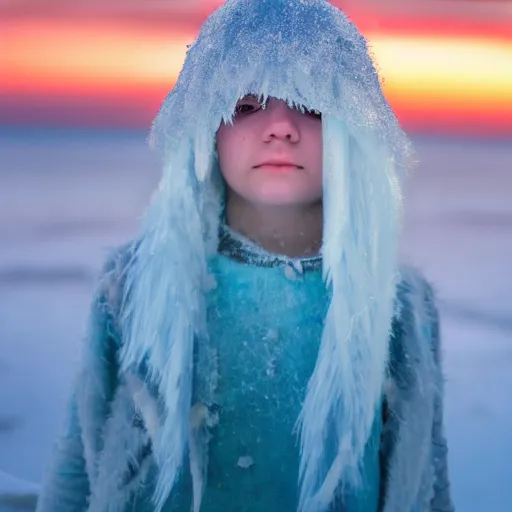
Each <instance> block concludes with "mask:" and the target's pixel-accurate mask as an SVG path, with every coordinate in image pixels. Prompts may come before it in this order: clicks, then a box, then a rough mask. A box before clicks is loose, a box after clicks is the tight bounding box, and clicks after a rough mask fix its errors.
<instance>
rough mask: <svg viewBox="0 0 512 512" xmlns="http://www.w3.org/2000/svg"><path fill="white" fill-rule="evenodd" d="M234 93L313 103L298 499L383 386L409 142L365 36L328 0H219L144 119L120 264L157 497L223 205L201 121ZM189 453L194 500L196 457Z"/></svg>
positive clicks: (200, 477)
mask: <svg viewBox="0 0 512 512" xmlns="http://www.w3.org/2000/svg"><path fill="white" fill-rule="evenodd" d="M248 93H252V94H257V95H262V96H263V97H269V96H271V97H276V98H279V99H282V100H285V101H287V102H288V104H289V105H290V106H303V107H305V108H307V109H314V110H318V111H320V112H322V129H323V151H324V160H323V161H324V200H323V203H324V239H323V247H322V255H323V273H324V277H325V282H326V287H327V289H328V291H329V293H330V296H331V303H330V307H329V310H328V313H327V317H326V320H325V327H324V332H323V336H322V342H321V347H320V351H319V355H318V360H317V362H316V367H315V370H314V373H313V375H312V377H311V380H310V382H309V386H308V390H307V395H306V397H305V400H304V404H303V409H302V412H301V414H300V417H299V418H298V423H297V426H298V432H299V433H300V450H301V464H300V470H299V475H298V478H299V483H300V501H299V510H300V511H301V512H316V511H318V512H320V511H324V510H326V509H327V508H328V506H329V504H330V503H331V502H332V500H333V497H334V495H335V493H336V492H337V491H338V490H339V489H340V487H343V486H349V487H352V488H357V487H358V486H360V485H361V469H362V468H361V463H362V459H363V452H364V448H365V444H366V442H367V440H368V438H369V435H370V431H371V427H372V422H373V420H374V416H375V411H376V408H377V407H378V404H379V403H380V400H381V398H382V392H383V389H382V388H383V381H384V378H385V372H386V365H387V360H388V339H389V335H390V325H391V319H392V317H393V308H394V304H393V303H394V297H395V277H396V257H397V243H398V232H399V228H400V215H401V204H402V198H401V180H402V175H403V172H404V170H405V169H406V167H407V166H408V163H409V161H410V150H409V143H408V141H407V138H406V137H405V135H404V133H403V132H402V131H401V129H400V127H399V126H398V123H397V121H396V119H395V116H394V115H393V113H392V111H391V109H390V107H389V105H388V103H387V102H386V100H385V98H384V96H383V94H382V91H381V87H380V84H379V79H378V76H377V73H376V70H375V68H374V65H373V63H372V60H371V58H370V56H369V55H368V48H367V43H366V41H365V39H364V38H363V37H362V36H361V34H360V33H359V32H358V30H357V29H356V27H355V26H354V25H353V24H352V23H351V22H350V21H349V20H348V19H347V17H346V16H345V15H344V14H343V13H342V12H341V11H339V10H338V9H336V8H335V7H333V6H332V5H330V4H329V3H328V2H327V1H325V0H228V1H227V2H226V4H225V5H223V6H222V7H221V8H219V9H218V10H217V11H216V12H214V13H213V14H212V15H211V16H210V17H209V18H208V20H207V21H206V22H205V24H204V26H203V27H202V30H201V32H200V34H199V36H198V38H197V40H196V41H195V42H194V44H193V45H192V46H191V47H190V49H189V51H188V53H187V58H186V61H185V64H184V66H183V69H182V72H181V74H180V76H179V79H178V82H177V84H176V86H175V87H174V89H173V90H172V91H171V93H170V94H169V95H168V97H167V98H166V100H165V102H164V104H163V106H162V109H161V111H160V112H159V114H158V116H157V117H156V119H155V121H154V125H153V129H152V134H151V139H152V141H153V143H154V145H156V146H157V147H159V148H161V149H162V150H163V151H164V175H163V178H162V181H161V184H160V187H159V189H158V191H157V192H156V194H155V196H154V198H153V201H152V203H151V206H150V208H149V210H148V212H147V216H146V218H145V222H144V224H143V227H142V232H141V233H140V238H139V243H138V245H137V248H136V251H135V255H134V258H133V260H132V262H131V265H130V268H129V270H128V274H127V285H126V289H125V299H124V311H125V316H124V320H123V326H122V327H123V334H124V339H125V342H124V346H123V352H122V364H123V368H124V369H126V370H128V369H130V368H133V367H134V366H137V365H138V364H140V363H141V361H143V360H146V362H147V365H148V368H149V377H150V378H151V380H152V382H153V383H154V384H155V385H156V386H157V387H158V391H159V396H160V397H161V403H162V410H161V428H160V429H159V431H158V435H156V438H155V439H154V440H153V452H154V456H155V460H156V463H157V464H158V467H159V478H158V482H157V487H156V491H155V496H154V500H155V507H156V509H157V510H159V509H160V508H161V506H162V505H163V504H164V502H165V500H166V498H167V496H168V495H169V492H170V491H171V490H172V488H173V485H174V484H175V482H176V479H177V476H178V474H179V471H180V469H181V468H182V464H183V460H184V457H185V455H186V453H187V446H189V447H191V440H190V433H189V432H190V430H189V429H190V424H189V417H190V409H191V395H192V368H193V347H194V342H199V343H200V341H201V340H202V339H205V337H207V336H208V333H207V328H206V308H205V299H204V294H205V290H206V287H207V286H208V282H209V280H208V276H207V259H208V257H209V255H211V254H212V253H214V252H215V251H216V247H217V237H218V222H219V216H220V211H221V204H220V203H221V195H220V194H219V193H218V187H217V183H218V181H219V170H218V165H217V158H216V152H215V136H216V132H217V130H218V128H219V126H220V124H221V123H222V122H230V121H231V119H232V115H233V112H234V109H235V105H236V103H237V101H238V100H239V99H240V98H241V97H243V96H244V95H246V94H248ZM327 438H334V439H335V453H332V450H330V451H328V450H327V449H326V446H325V440H326V439H327ZM192 451H193V450H190V452H192ZM191 456H192V455H191ZM196 458H197V460H195V461H191V463H192V462H193V464H191V466H192V472H193V480H194V510H199V507H200V501H201V495H202V490H203V488H204V475H205V474H206V471H205V469H206V465H207V458H206V457H200V456H197V457H196Z"/></svg>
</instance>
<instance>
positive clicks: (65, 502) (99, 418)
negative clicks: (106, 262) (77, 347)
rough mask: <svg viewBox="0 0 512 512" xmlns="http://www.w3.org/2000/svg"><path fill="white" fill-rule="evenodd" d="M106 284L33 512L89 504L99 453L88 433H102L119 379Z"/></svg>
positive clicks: (72, 510) (71, 511) (76, 511)
mask: <svg viewBox="0 0 512 512" xmlns="http://www.w3.org/2000/svg"><path fill="white" fill-rule="evenodd" d="M104 277H105V275H104ZM108 281H109V280H108V279H102V281H100V286H99V287H98V291H97V293H96V294H95V296H94V299H93V303H92V306H91V310H90V315H89V329H88V334H87V336H86V339H85V345H84V352H83V356H82V362H81V369H80V372H79V374H78V376H77V379H76V381H75V385H74V387H73V391H72V394H71V398H70V400H69V404H68V409H67V411H66V420H65V423H64V428H63V430H62V433H61V434H60V436H59V437H58V439H57V441H56V442H55V444H54V448H53V453H52V456H51V458H50V463H49V465H48V466H47V469H46V472H45V475H44V477H43V484H42V487H41V493H40V495H39V499H38V503H37V508H36V511H37V512H83V511H85V510H86V509H87V506H88V499H89V495H90V488H91V474H90V473H91V471H90V470H91V464H94V455H95V453H96V451H97V446H95V443H96V441H95V440H94V441H93V439H95V436H94V435H91V434H94V432H95V431H96V432H100V431H101V428H102V426H103V423H104V421H105V420H106V418H107V415H108V411H109V405H110V402H111V399H112V396H113V394H114V389H115V382H116V377H117V369H116V368H117V363H116V346H117V342H118V340H117V339H116V337H117V336H116V328H115V325H114V313H113V308H112V301H111V296H110V295H111V293H110V292H109V287H110V285H108V284H107V285H105V284H106V283H108ZM81 411H83V412H85V414H81ZM91 461H92V462H91Z"/></svg>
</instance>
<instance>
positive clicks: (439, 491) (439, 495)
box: [427, 287, 455, 512]
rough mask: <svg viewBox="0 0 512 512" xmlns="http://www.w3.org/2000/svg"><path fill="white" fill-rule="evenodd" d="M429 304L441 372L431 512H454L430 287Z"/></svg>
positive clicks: (435, 311) (437, 333) (436, 317)
mask: <svg viewBox="0 0 512 512" xmlns="http://www.w3.org/2000/svg"><path fill="white" fill-rule="evenodd" d="M427 303H428V305H429V307H430V310H431V315H432V322H431V325H432V333H431V336H432V345H433V351H434V360H435V363H436V365H437V369H438V372H439V381H440V384H439V390H438V393H437V394H436V397H435V402H434V420H433V424H432V458H433V468H434V488H433V496H432V499H431V502H430V510H431V512H453V511H454V510H455V508H454V506H453V502H452V499H451V492H450V480H449V476H448V446H447V442H446V437H445V434H444V425H443V381H444V377H443V370H442V354H441V335H440V327H439V313H438V309H437V305H436V302H435V296H434V293H433V291H432V289H431V288H430V287H428V293H427Z"/></svg>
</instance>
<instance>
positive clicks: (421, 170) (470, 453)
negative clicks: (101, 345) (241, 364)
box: [0, 130, 512, 512]
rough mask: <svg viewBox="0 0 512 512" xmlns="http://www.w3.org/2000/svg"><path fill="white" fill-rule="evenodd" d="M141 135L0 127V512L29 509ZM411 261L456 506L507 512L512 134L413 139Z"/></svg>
mask: <svg viewBox="0 0 512 512" xmlns="http://www.w3.org/2000/svg"><path fill="white" fill-rule="evenodd" d="M144 138H145V134H143V133H135V132H116V133H109V132H101V131H95V132H87V131H77V132H64V131H21V130H18V131H14V132H12V131H1V132H0V511H1V512H4V511H7V510H9V511H11V510H33V506H34V501H35V498H34V496H35V494H36V493H37V486H38V484H39V483H40V481H41V478H42V472H43V470H44V466H45V463H46V461H47V459H48V456H49V454H50V451H51V448H52V443H53V441H54V438H55V436H56V435H57V433H58V432H59V429H60V425H61V423H62V420H63V414H64V408H65V404H66V400H67V396H68V394H69V388H70V383H71V379H72V377H73V375H74V373H75V370H76V367H77V364H78V361H79V357H80V350H81V342H82V339H83V333H84V329H85V323H86V318H87V313H88V307H89V301H90V298H91V294H92V289H93V286H94V278H95V276H96V275H97V273H98V271H99V269H100V267H101V264H102V261H103V260H104V258H105V255H106V253H107V251H108V249H109V248H112V247H115V246H116V245H118V244H120V243H122V242H124V241H126V240H127V239H129V238H130V237H131V236H133V235H134V234H135V232H136V229H137V225H138V222H139V219H140V216H141V215H142V213H143V210H144V207H145V205H146V203H147V201H148V199H149V197H150V194H151V191H152V190H153V189H154V187H155V185H156V184H157V182H158V178H159V163H158V161H157V158H156V157H155V155H153V154H152V153H151V152H150V151H149V149H147V147H146V145H145V140H144ZM414 142H415V144H416V148H417V151H418V157H419V159H420V165H419V167H418V168H417V169H416V171H415V172H414V173H413V174H412V175H411V177H410V178H409V179H408V182H407V193H406V198H407V200H406V214H405V226H404V237H403V244H402V253H403V258H404V259H405V260H407V261H408V262H413V263H414V264H416V265H417V266H419V267H420V268H421V269H422V270H423V271H424V272H425V273H426V275H427V276H428V278H429V279H430V280H431V281H432V282H433V283H434V285H435V287H436V289H437V291H438V296H439V299H440V310H441V315H442V331H443V335H444V354H445V373H446V377H447V382H446V401H445V420H446V433H447V437H448V442H449V447H450V459H449V463H450V473H451V480H452V486H453V497H454V501H455V505H456V508H457V510H458V511H461V512H488V511H489V512H491V511H492V512H510V511H512V485H511V484H512V447H511V444H510V439H509V436H510V434H511V433H512V399H511V396H510V395H511V392H512V141H489V140H461V139H435V138H427V137H416V138H415V139H414ZM2 503H3V507H2Z"/></svg>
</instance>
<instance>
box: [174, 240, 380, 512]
mask: <svg viewBox="0 0 512 512" xmlns="http://www.w3.org/2000/svg"><path fill="white" fill-rule="evenodd" d="M230 252H231V254H229V256H227V255H225V254H219V255H217V257H215V258H214V259H213V260H212V261H211V262H210V271H211V273H212V275H213V276H214V278H215V281H216V286H215V288H214V289H213V290H212V291H210V292H209V294H208V296H207V301H208V309H207V311H208V332H209V334H210V341H209V344H210V346H209V347H208V350H209V351H211V349H213V350H214V351H215V353H216V355H217V358H216V359H217V365H216V374H217V375H218V382H217V386H216V390H215V395H214V402H215V405H214V407H215V409H216V412H217V413H218V423H217V425H216V426H215V427H214V428H212V429H211V435H212V438H211V440H210V443H209V465H208V474H207V483H206V488H205V492H204V496H203V500H202V505H201V512H221V511H233V512H235V511H236V512H274V511H275V512H277V511H279V512H282V511H295V510H297V504H298V483H297V482H298V468H299V441H298V435H297V433H296V431H295V425H296V421H297V418H298V416H299V413H300V410H301V407H302V403H303V400H304V397H305V393H306V388H307V383H308V381H309V378H310V376H311V374H312V372H313V369H314V366H315V362H316V358H317V354H318V350H319V346H320V341H321V335H322V330H323V324H324V318H325V315H326V311H327V307H328V294H327V291H326V288H325V284H324V282H323V278H322V270H321V260H320V259H319V258H313V259H310V260H302V262H296V261H295V262H291V261H287V260H285V259H282V258H275V259H272V258H269V257H268V256H264V255H262V254H261V253H259V254H258V253H253V254H250V255H249V256H247V254H248V253H247V248H246V249H244V252H243V254H242V256H243V257H242V260H243V261H237V257H236V256H237V253H236V252H235V253H232V251H231V250H230ZM238 256H240V253H239V254H238ZM201 350H204V347H199V352H200V351H201ZM210 353H211V352H210ZM198 359H199V360H201V357H200V355H199V357H198ZM204 370H205V368H204V367H202V366H201V364H199V365H197V367H196V377H195V380H196V386H195V392H194V402H202V401H203V402H204V401H207V400H205V397H204V396H203V395H204V393H205V391H204V390H206V389H208V386H209V384H208V379H209V377H208V372H205V371H204ZM381 427H382V417H381V414H380V411H377V414H376V421H375V428H374V431H373V435H372V438H371V439H370V441H369V443H368V448H367V452H366V457H365V478H366V480H365V485H364V488H363V490H362V491H361V492H358V493H357V494H354V493H348V494H347V495H345V496H344V497H343V498H340V500H339V502H338V503H336V504H334V505H333V509H332V510H340V511H341V510H343V511H347V512H376V511H377V509H378V501H379V488H380V464H379V445H380V433H381ZM186 480H187V482H188V484H187V485H185V486H180V487H181V490H182V492H181V493H180V495H181V496H180V498H179V499H176V500H174V507H172V510H180V511H181V510H188V507H189V506H190V503H191V496H190V478H189V477H186ZM186 489H188V491H187V490H186Z"/></svg>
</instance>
